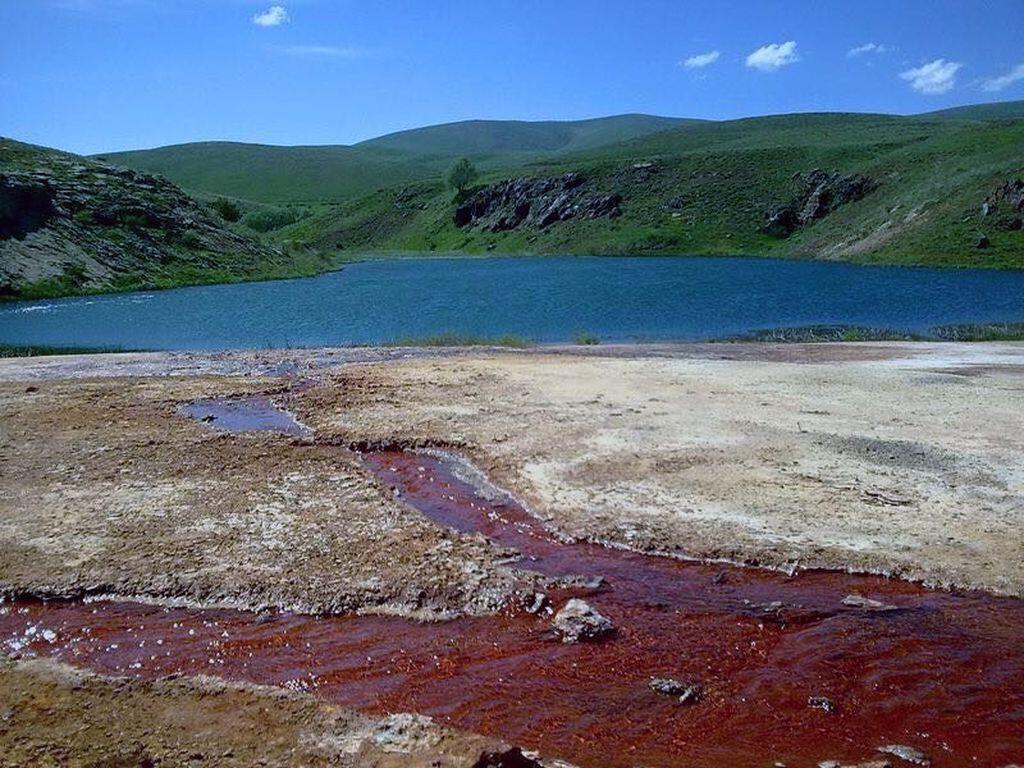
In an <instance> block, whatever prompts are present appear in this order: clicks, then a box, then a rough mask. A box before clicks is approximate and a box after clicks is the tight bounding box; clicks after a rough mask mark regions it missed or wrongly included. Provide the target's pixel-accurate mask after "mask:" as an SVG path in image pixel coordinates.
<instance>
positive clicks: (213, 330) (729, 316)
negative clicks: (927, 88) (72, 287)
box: [0, 257, 1024, 349]
mask: <svg viewBox="0 0 1024 768" xmlns="http://www.w3.org/2000/svg"><path fill="white" fill-rule="evenodd" d="M1021 320H1024V272H1010V271H996V270H937V269H923V268H903V267H866V266H856V265H851V264H833V263H823V262H803V261H778V260H767V259H751V258H690V257H664V258H649V257H644V258H639V257H638V258H598V257H594V258H587V257H547V258H511V257H495V258H486V259H472V260H468V259H397V260H379V261H368V262H364V263H360V264H353V265H351V266H348V267H346V268H345V269H344V270H342V271H340V272H334V273H331V274H327V275H322V276H320V277H314V278H307V279H302V280H286V281H276V282H266V283H243V284H236V285H216V286H204V287H198V288H182V289H178V290H173V291H160V292H152V293H132V294H119V295H112V296H98V297H87V298H74V299H61V300H56V301H53V300H51V301H39V302H19V303H13V304H6V305H0V342H2V343H8V344H11V343H14V344H53V345H74V346H119V347H124V348H133V349H221V348H238V347H243V348H244V347H270V346H289V345H295V346H316V345H335V344H337V345H341V344H373V343H381V342H388V341H397V340H403V339H411V338H416V337H423V336H429V335H433V334H438V333H443V332H455V333H463V334H471V335H476V336H499V335H502V334H516V335H519V336H523V337H526V338H529V339H532V340H535V341H538V342H548V341H566V340H569V339H571V338H572V336H573V335H574V334H575V333H577V332H579V331H587V332H590V333H593V334H596V335H598V336H599V337H600V338H601V339H602V340H604V341H631V340H685V339H702V338H709V337H717V336H723V335H729V334H736V333H743V332H746V331H752V330H760V329H765V328H776V327H786V326H789V327H793V326H806V325H817V324H850V325H862V326H871V327H884V328H896V329H902V330H925V329H927V328H929V327H932V326H935V325H942V324H952V323H980V322H1004V321H1021Z"/></svg>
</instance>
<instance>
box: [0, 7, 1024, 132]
mask: <svg viewBox="0 0 1024 768" xmlns="http://www.w3.org/2000/svg"><path fill="white" fill-rule="evenodd" d="M1004 99H1024V0H884V1H883V0H817V2H803V1H802V0H789V1H788V2H784V1H783V0H775V1H769V0H763V1H761V0H723V1H722V2H712V0H704V1H703V2H688V1H686V0H675V1H674V2H663V1H661V0H646V1H645V0H615V1H614V2H610V1H607V0H589V2H583V1H577V0H561V1H559V0H517V1H515V2H513V1H509V2H506V1H505V0H492V1H488V0H466V1H465V2H462V1H460V2H455V1H454V0H452V1H450V2H449V1H447V0H405V1H404V2H375V1H372V0H362V1H361V2H356V1H355V0H270V1H269V2H266V1H264V2H251V1H250V0H0V135H4V136H11V137H14V138H18V139H21V140H24V141H31V142H35V143H40V144H46V145H49V146H56V147H60V148H63V149H69V150H73V151H78V152H100V151H107V150H114V149H123V148H135V147H148V146H158V145H162V144H171V143H177V142H184V141H197V140H204V139H230V140H239V141H258V142H265V143H274V144H333V143H351V142H354V141H359V140H361V139H366V138H370V137H372V136H376V135H380V134H382V133H387V132H389V131H394V130H400V129H402V128H410V127H415V126H420V125H426V124H431V123H439V122H447V121H452V120H462V119H469V118H501V119H505V118H518V119H529V120H532V119H576V118H584V117H593V116H598V115H608V114H617V113H622V112H647V113H653V114H663V115H679V116H689V117H704V118H715V119H724V118H734V117H743V116H748V115H758V114H768V113H780V112H797V111H818V110H829V111H833V110H850V111H879V112H898V113H914V112H922V111H927V110H932V109H941V108H944V107H948V106H953V105H957V104H968V103H976V102H982V101H994V100H1004Z"/></svg>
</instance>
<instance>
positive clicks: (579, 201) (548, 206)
mask: <svg viewBox="0 0 1024 768" xmlns="http://www.w3.org/2000/svg"><path fill="white" fill-rule="evenodd" d="M621 203H622V195H619V194H611V195H600V194H595V193H592V192H589V191H587V189H586V180H585V179H584V178H583V177H582V176H580V174H578V173H566V174H563V175H562V176H551V177H547V178H542V179H506V180H505V181H501V182H498V183H497V184H492V185H491V186H489V187H485V188H484V189H481V190H480V191H479V192H477V193H476V194H474V195H473V196H472V197H470V198H469V199H468V200H466V201H465V202H464V203H463V204H462V205H460V206H459V207H458V208H456V209H455V225H456V226H457V227H468V226H475V227H480V228H481V229H486V230H489V231H491V232H503V231H506V230H510V229H517V228H520V227H532V228H534V229H544V228H545V227H548V226H550V225H552V224H554V223H555V222H559V221H569V220H570V219H599V218H612V217H615V216H618V215H619V214H620V213H621V210H620V208H619V206H620V204H621Z"/></svg>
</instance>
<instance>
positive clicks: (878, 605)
mask: <svg viewBox="0 0 1024 768" xmlns="http://www.w3.org/2000/svg"><path fill="white" fill-rule="evenodd" d="M843 605H845V606H847V607H848V608H863V609H864V610H867V611H897V610H899V606H898V605H891V604H889V603H882V602H879V601H878V600H872V599H871V598H869V597H864V596H863V595H857V594H853V595H847V596H846V597H844V598H843Z"/></svg>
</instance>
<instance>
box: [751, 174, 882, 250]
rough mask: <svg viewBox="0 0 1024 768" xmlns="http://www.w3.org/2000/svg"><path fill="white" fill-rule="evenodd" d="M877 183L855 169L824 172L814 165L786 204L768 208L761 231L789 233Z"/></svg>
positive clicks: (783, 236) (868, 191)
mask: <svg viewBox="0 0 1024 768" xmlns="http://www.w3.org/2000/svg"><path fill="white" fill-rule="evenodd" d="M877 187H878V183H877V182H876V181H874V179H871V178H869V177H867V176H863V175H861V174H859V173H828V172H826V171H822V170H819V169H815V170H813V171H811V172H810V173H808V174H807V175H806V176H804V189H803V192H801V193H800V194H799V195H797V196H796V197H795V198H794V199H793V200H791V201H790V202H789V203H787V204H786V205H781V206H777V207H776V208H774V209H772V210H771V211H769V212H768V215H767V218H768V221H767V223H766V224H765V226H764V232H765V233H766V234H769V235H772V236H773V237H782V238H785V237H789V236H790V235H791V234H793V233H794V232H795V231H796V230H798V229H800V228H801V227H805V226H807V225H808V224H813V223H814V222H815V221H817V220H818V219H822V218H824V217H825V216H828V215H829V214H830V213H832V211H834V210H835V209H836V208H838V207H839V206H841V205H845V204H846V203H851V202H854V201H855V200H860V199H861V198H862V197H864V196H865V195H867V194H869V193H871V192H873V191H874V190H875V189H876V188H877Z"/></svg>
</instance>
